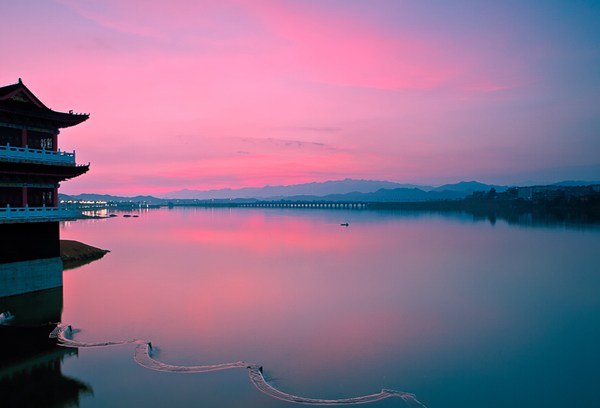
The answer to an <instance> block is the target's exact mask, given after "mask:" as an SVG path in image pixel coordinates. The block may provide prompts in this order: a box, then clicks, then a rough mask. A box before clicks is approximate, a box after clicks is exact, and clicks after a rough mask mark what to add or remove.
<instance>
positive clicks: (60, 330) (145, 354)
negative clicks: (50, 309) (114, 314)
mask: <svg viewBox="0 0 600 408" xmlns="http://www.w3.org/2000/svg"><path fill="white" fill-rule="evenodd" d="M72 333H73V331H72V329H71V326H68V325H63V324H59V325H58V326H57V327H56V329H54V330H53V331H52V333H50V337H51V338H55V339H56V340H57V342H58V344H60V345H61V346H65V347H75V348H79V347H105V346H116V345H124V344H135V345H136V347H135V352H134V355H133V359H134V360H135V362H136V363H138V364H139V365H141V366H143V367H146V368H149V369H151V370H156V371H165V372H170V373H206V372H210V371H219V370H228V369H232V368H244V369H246V370H248V376H249V378H250V381H251V382H252V384H254V386H255V387H256V388H257V389H258V390H259V391H261V392H263V393H265V394H267V395H269V396H271V397H273V398H277V399H279V400H282V401H287V402H295V403H298V404H306V405H351V404H367V403H370V402H376V401H380V400H383V399H386V398H399V399H400V400H401V401H403V402H404V404H405V405H406V406H408V407H414V408H427V407H426V406H425V405H424V404H423V403H421V402H420V401H419V400H417V398H416V397H415V395H414V394H411V393H408V392H403V391H394V390H387V389H383V390H381V391H380V392H378V393H377V394H370V395H363V396H360V397H351V398H339V399H320V398H307V397H300V396H297V395H292V394H288V393H286V392H283V391H280V390H278V389H277V388H274V387H273V386H271V385H270V384H269V383H268V382H267V381H266V379H265V377H264V375H263V368H262V366H260V365H258V364H252V363H247V362H245V361H236V362H233V363H223V364H209V365H197V366H180V365H172V364H166V363H162V362H160V361H157V360H155V359H154V358H152V352H153V350H154V349H153V347H152V344H151V343H150V342H149V341H145V340H126V341H106V342H98V343H84V342H78V341H75V340H73V339H72V338H71V336H72Z"/></svg>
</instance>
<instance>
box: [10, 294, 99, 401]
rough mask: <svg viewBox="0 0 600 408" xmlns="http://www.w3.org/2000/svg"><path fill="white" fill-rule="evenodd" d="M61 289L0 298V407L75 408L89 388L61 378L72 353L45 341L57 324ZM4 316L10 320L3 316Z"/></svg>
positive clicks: (61, 304) (90, 392) (64, 377)
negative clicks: (72, 407)
mask: <svg viewBox="0 0 600 408" xmlns="http://www.w3.org/2000/svg"><path fill="white" fill-rule="evenodd" d="M62 306H63V291H62V287H59V288H54V289H49V290H44V291H38V292H34V293H28V294H25V295H19V296H11V297H3V298H0V311H3V312H2V313H3V314H4V317H5V319H4V321H3V322H2V324H0V349H1V350H2V354H1V357H0V358H1V360H0V402H1V405H2V406H3V407H42V406H44V407H71V406H79V402H80V398H81V396H83V395H91V394H92V393H93V391H92V388H91V387H90V386H89V385H87V384H85V383H83V382H81V381H79V380H77V379H74V378H71V377H69V376H65V375H64V374H63V373H62V364H63V362H64V360H65V359H67V358H69V357H72V356H77V354H78V351H77V349H68V348H65V347H60V346H58V345H57V344H56V342H55V341H52V340H51V339H50V338H49V334H50V332H51V331H52V330H53V329H54V328H55V327H56V322H59V321H60V319H61V313H62ZM8 311H10V314H9V313H8Z"/></svg>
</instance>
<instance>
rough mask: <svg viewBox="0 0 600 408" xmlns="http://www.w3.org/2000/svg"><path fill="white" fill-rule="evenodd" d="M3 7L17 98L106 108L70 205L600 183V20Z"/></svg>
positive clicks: (72, 137)
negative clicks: (172, 195)
mask: <svg viewBox="0 0 600 408" xmlns="http://www.w3.org/2000/svg"><path fill="white" fill-rule="evenodd" d="M451 3H452V4H450V3H449V2H422V1H414V2H409V1H397V0H389V1H384V0H374V1H356V0H323V1H317V0H314V1H310V0H305V1H285V0H278V1H242V0H237V1H236V0H223V1H195V0H175V1H170V2H164V1H155V0H144V1H142V0H103V1H81V0H56V1H41V0H40V1H35V0H25V1H19V2H3V3H2V5H0V13H1V14H2V15H3V16H4V17H5V18H4V19H3V23H2V25H1V26H0V35H1V38H3V40H2V42H0V50H1V51H2V55H3V63H2V64H0V83H1V85H7V84H11V83H15V82H16V81H17V79H18V78H19V77H21V78H23V81H24V83H25V84H26V85H27V86H28V87H29V88H30V89H31V90H32V91H33V92H34V93H35V94H36V95H37V96H38V97H39V98H40V99H41V100H42V101H43V102H44V103H45V104H46V105H48V106H49V107H51V108H53V109H55V110H59V111H68V110H69V109H73V110H75V111H76V112H80V111H83V112H89V113H91V117H90V119H89V120H88V121H87V122H85V123H84V124H81V125H79V126H77V127H74V128H68V129H64V130H63V131H62V133H61V134H60V135H59V146H60V147H61V148H62V149H64V150H73V149H76V151H77V158H78V162H80V163H87V162H91V170H90V172H89V173H87V174H86V175H84V176H82V177H80V178H77V179H75V180H71V181H68V182H64V183H63V184H62V186H61V192H64V193H71V194H74V193H83V192H96V193H111V194H122V195H135V194H155V195H160V194H163V193H167V192H170V191H173V190H178V189H181V188H190V189H214V188H223V187H231V188H238V187H260V186H264V185H267V184H271V185H276V184H296V183H303V182H311V181H326V180H336V179H342V178H347V177H350V178H366V179H386V180H391V181H398V182H414V183H428V184H443V183H446V182H456V181H460V180H463V179H478V180H480V181H483V182H494V183H512V182H521V181H527V180H535V181H540V182H551V181H559V180H563V179H587V180H599V179H600V159H598V157H600V155H599V154H598V153H599V152H600V104H599V103H598V95H600V74H598V73H599V72H600V48H599V47H598V44H599V43H600V28H599V25H598V24H597V22H598V21H600V6H598V5H585V4H583V3H582V4H571V3H570V2H559V1H548V2H537V3H536V2H529V3H533V4H527V5H524V4H523V2H520V1H505V2H497V4H492V5H489V4H486V5H484V4H483V3H482V2H478V1H473V2H467V1H456V2H451Z"/></svg>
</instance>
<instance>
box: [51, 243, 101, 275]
mask: <svg viewBox="0 0 600 408" xmlns="http://www.w3.org/2000/svg"><path fill="white" fill-rule="evenodd" d="M109 252H110V251H109V250H107V249H100V248H96V247H93V246H91V245H87V244H84V243H83V242H79V241H73V240H68V239H61V240H60V258H61V259H62V261H63V269H65V270H66V269H73V268H77V267H78V266H82V265H85V264H87V263H89V262H92V261H95V260H97V259H100V258H102V257H103V256H104V255H106V254H107V253H109Z"/></svg>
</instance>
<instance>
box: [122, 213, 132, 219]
mask: <svg viewBox="0 0 600 408" xmlns="http://www.w3.org/2000/svg"><path fill="white" fill-rule="evenodd" d="M123 217H125V218H129V217H131V215H130V214H123Z"/></svg>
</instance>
